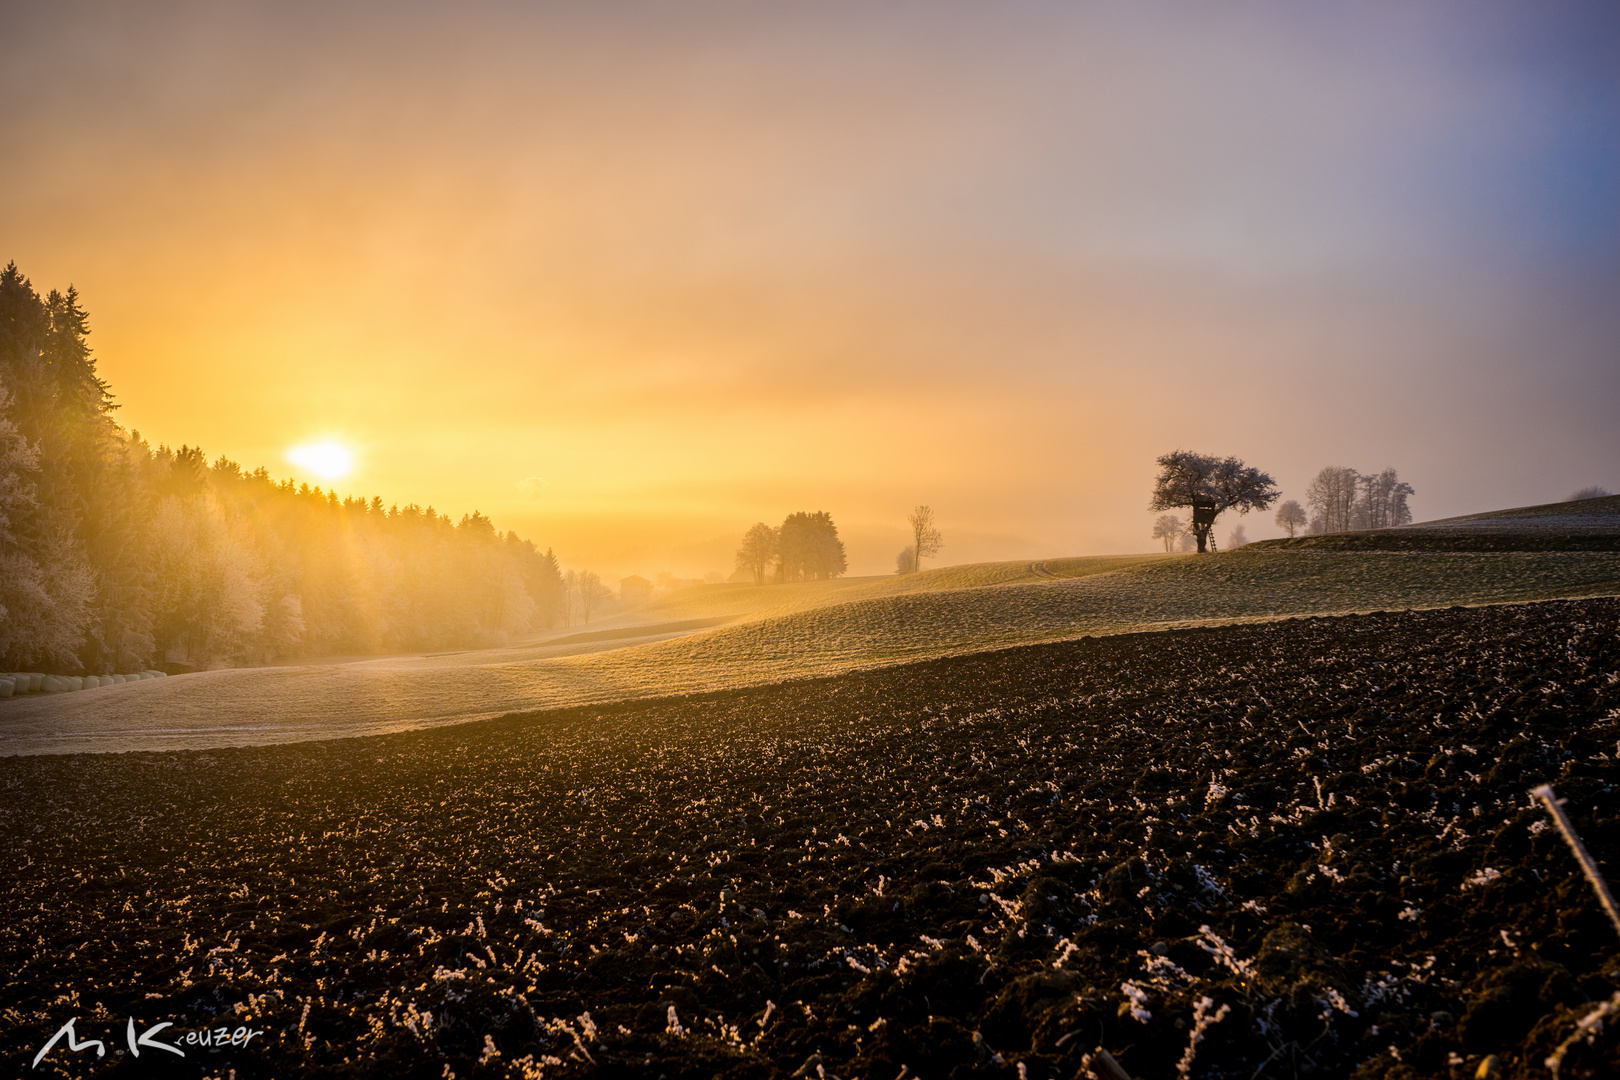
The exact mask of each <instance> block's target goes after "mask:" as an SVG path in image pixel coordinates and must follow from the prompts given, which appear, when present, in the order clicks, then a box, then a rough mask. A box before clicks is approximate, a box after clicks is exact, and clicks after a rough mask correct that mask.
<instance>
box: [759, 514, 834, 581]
mask: <svg viewBox="0 0 1620 1080" xmlns="http://www.w3.org/2000/svg"><path fill="white" fill-rule="evenodd" d="M736 565H737V569H739V570H744V571H747V572H748V573H749V574H751V575H752V576H753V578H754V584H755V585H763V584H765V581H766V579H767V578H769V579H770V580H772V581H777V582H785V581H822V580H826V579H829V578H835V577H838V576H839V575H840V574H842V573H843V572H844V571H845V570H847V569H848V568H849V563H848V559H847V558H846V555H845V552H844V542H843V541H842V540H840V539H839V538H838V526H837V525H835V524H834V523H833V519H832V515H831V514H829V513H827V512H826V511H825V510H818V511H816V512H815V513H808V512H805V511H802V510H801V511H799V512H798V513H795V514H789V515H788V516H787V517H785V518H783V519H782V524H781V525H778V526H777V527H776V528H774V529H773V528H771V527H770V526H769V525H767V524H765V523H764V522H763V521H761V522H758V523H756V524H754V525H752V526H750V527H749V529H748V531H747V532H746V533H744V534H743V540H742V545H741V546H740V547H739V548H738V549H737V559H736Z"/></svg>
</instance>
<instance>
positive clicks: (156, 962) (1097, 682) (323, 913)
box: [0, 599, 1620, 1080]
mask: <svg viewBox="0 0 1620 1080" xmlns="http://www.w3.org/2000/svg"><path fill="white" fill-rule="evenodd" d="M1617 631H1620V601H1617V600H1613V599H1601V600H1587V601H1572V602H1557V603H1544V604H1531V605H1517V606H1508V607H1497V608H1484V609H1470V610H1462V609H1452V610H1450V611H1435V612H1422V613H1410V612H1408V613H1400V614H1375V615H1366V616H1357V617H1350V618H1340V619H1307V620H1293V621H1287V622H1280V623H1274V624H1269V625H1263V626H1247V627H1235V628H1228V629H1221V630H1203V631H1184V632H1173V633H1160V634H1142V635H1135V636H1129V637H1115V638H1103V639H1096V640H1082V641H1078V642H1070V643H1063V644H1056V645H1045V646H1037V647H1029V648H1019V649H1012V650H1007V651H1004V652H997V653H988V654H982V655H977V656H972V657H966V658H959V659H952V660H944V661H936V662H930V663H923V664H916V665H911V666H907V667H901V668H891V669H886V670H883V671H878V672H873V673H866V674H857V675H849V676H844V677H841V678H836V679H828V680H819V681H806V682H800V683H792V684H787V685H782V686H776V687H767V688H761V689H755V690H748V691H739V692H727V693H723V694H715V695H709V696H704V697H692V698H685V699H677V700H665V701H654V702H640V703H634V704H627V705H622V706H615V707H599V708H587V709H577V710H571V711H568V712H561V713H551V714H544V715H539V716H532V717H512V718H507V719H504V720H499V721H493V722H487V723H481V724H470V725H465V726H461V727H456V728H449V729H440V730H437V731H431V732H416V733H410V734H403V735H391V736H384V737H377V738H369V739H353V740H345V741H333V742H322V743H304V744H296V745H289V746H274V747H263V748H252V749H240V750H217V751H209V752H192V753H167V754H157V753H150V754H124V755H100V756H77V757H38V758H10V759H5V760H3V761H0V790H3V791H4V793H5V802H4V807H3V810H0V853H3V856H4V858H3V863H0V866H3V869H0V905H3V906H0V914H3V924H0V960H3V961H4V967H3V974H0V1020H3V1021H4V1031H5V1036H4V1044H3V1045H4V1050H5V1058H4V1061H5V1065H6V1066H7V1067H6V1069H5V1074H6V1075H23V1074H28V1075H68V1076H100V1075H107V1074H116V1075H126V1074H127V1075H137V1074H147V1073H150V1074H152V1075H166V1076H197V1075H201V1074H204V1073H207V1074H208V1075H217V1076H221V1077H224V1076H227V1075H229V1074H230V1072H231V1071H232V1070H234V1074H235V1075H236V1076H238V1077H243V1078H246V1077H261V1076H279V1077H290V1076H297V1075H302V1074H308V1073H322V1074H335V1075H353V1076H367V1077H372V1076H388V1077H393V1076H401V1077H406V1076H408V1077H433V1078H439V1080H444V1078H447V1077H451V1076H456V1077H461V1078H468V1077H475V1076H505V1075H511V1076H527V1077H535V1076H540V1075H548V1076H550V1075H579V1074H600V1075H603V1076H646V1077H649V1078H656V1077H659V1076H667V1077H670V1078H674V1077H680V1076H694V1077H697V1076H701V1077H710V1076H716V1075H720V1076H726V1077H742V1076H749V1077H753V1076H758V1077H767V1076H783V1077H790V1076H791V1077H815V1078H817V1080H820V1078H821V1077H823V1076H835V1077H843V1078H846V1080H847V1078H851V1077H864V1076H872V1077H879V1078H881V1080H895V1077H896V1076H897V1075H898V1074H901V1072H902V1067H903V1068H904V1070H905V1075H906V1076H907V1077H909V1076H913V1075H920V1076H924V1077H931V1076H941V1077H944V1076H958V1077H960V1076H1002V1077H1008V1078H1009V1080H1011V1078H1015V1077H1019V1076H1020V1075H1023V1076H1027V1077H1038V1078H1045V1077H1054V1076H1055V1077H1062V1078H1064V1080H1068V1078H1069V1077H1074V1076H1076V1075H1086V1070H1087V1068H1088V1067H1089V1063H1090V1062H1092V1061H1093V1060H1094V1058H1093V1055H1095V1054H1096V1052H1097V1050H1098V1049H1099V1048H1106V1049H1107V1050H1108V1051H1110V1052H1111V1053H1112V1054H1113V1055H1114V1056H1115V1057H1117V1058H1118V1059H1119V1061H1120V1062H1121V1063H1123V1065H1124V1066H1125V1068H1126V1069H1128V1070H1129V1071H1130V1072H1131V1073H1132V1074H1133V1075H1136V1076H1139V1077H1153V1078H1157V1077H1173V1076H1176V1075H1177V1070H1178V1064H1179V1063H1182V1062H1183V1061H1184V1060H1185V1057H1186V1055H1187V1054H1188V1052H1189V1047H1190V1046H1193V1045H1194V1044H1193V1032H1194V1030H1195V1029H1196V1027H1197V1026H1198V1025H1197V1019H1196V1018H1197V1017H1198V1016H1203V1017H1205V1018H1206V1019H1209V1020H1213V1019H1214V1018H1215V1017H1217V1016H1218V1017H1219V1019H1218V1020H1217V1021H1215V1022H1213V1023H1211V1024H1208V1025H1207V1030H1205V1031H1204V1032H1203V1039H1202V1041H1201V1042H1198V1043H1196V1045H1195V1047H1194V1049H1195V1051H1196V1054H1195V1058H1194V1060H1193V1061H1192V1062H1191V1065H1190V1074H1191V1075H1194V1076H1243V1077H1251V1076H1254V1075H1256V1074H1258V1075H1260V1076H1265V1077H1272V1076H1307V1075H1308V1076H1312V1077H1343V1076H1349V1075H1355V1076H1358V1077H1368V1078H1370V1077H1377V1076H1389V1077H1397V1076H1411V1075H1421V1076H1465V1075H1467V1076H1471V1075H1473V1072H1474V1069H1475V1067H1476V1065H1477V1064H1478V1063H1479V1061H1480V1060H1481V1058H1482V1057H1483V1056H1484V1055H1487V1054H1497V1055H1500V1057H1501V1058H1502V1061H1503V1068H1504V1073H1505V1075H1508V1076H1519V1075H1538V1076H1539V1075H1545V1069H1544V1066H1543V1064H1542V1063H1543V1061H1544V1059H1545V1058H1546V1057H1547V1056H1548V1055H1549V1054H1550V1053H1551V1052H1553V1050H1554V1049H1555V1048H1556V1047H1557V1046H1558V1045H1559V1044H1560V1043H1561V1042H1563V1041H1564V1040H1566V1039H1567V1038H1568V1037H1570V1036H1572V1035H1574V1034H1575V1033H1576V1032H1577V1028H1576V1022H1577V1020H1579V1019H1581V1018H1582V1017H1584V1016H1586V1015H1587V1013H1588V1012H1589V1011H1590V1010H1591V1009H1592V1008H1593V1007H1594V1005H1593V1003H1595V1002H1599V1001H1603V1000H1606V999H1608V998H1610V996H1611V995H1613V994H1615V993H1616V990H1617V989H1620V961H1617V954H1620V939H1617V938H1616V936H1615V933H1614V931H1613V930H1612V928H1611V927H1610V926H1609V924H1608V923H1607V921H1606V919H1605V918H1604V916H1603V914H1602V912H1601V911H1600V909H1599V908H1598V906H1597V903H1596V901H1595V900H1594V897H1593V895H1592V893H1591V891H1590V889H1589V888H1588V886H1587V884H1586V882H1585V881H1584V880H1583V879H1582V877H1581V876H1580V874H1579V872H1578V870H1577V868H1576V865H1575V863H1574V860H1573V859H1572V857H1571V855H1570V853H1569V851H1568V850H1567V849H1566V847H1565V846H1564V844H1563V841H1562V840H1561V839H1560V838H1559V836H1558V834H1557V832H1556V830H1554V829H1550V828H1546V827H1545V826H1544V824H1543V822H1544V817H1545V815H1543V814H1542V813H1540V812H1538V811H1537V810H1535V809H1533V808H1532V807H1531V805H1530V802H1529V799H1528V798H1527V795H1526V793H1527V791H1528V790H1529V788H1530V787H1531V786H1533V785H1535V784H1538V783H1542V782H1548V781H1550V782H1552V783H1554V784H1556V785H1557V787H1558V791H1559V793H1560V794H1561V795H1563V796H1565V797H1566V798H1567V799H1568V806H1567V810H1568V811H1569V813H1570V816H1571V817H1572V819H1573V821H1574V823H1575V825H1576V827H1577V828H1578V829H1579V830H1580V831H1581V833H1582V835H1583V836H1584V838H1585V840H1586V843H1587V846H1588V847H1589V849H1590V850H1591V851H1592V853H1593V855H1594V856H1595V857H1597V858H1598V859H1599V860H1600V861H1605V860H1613V859H1614V857H1615V855H1616V853H1617V852H1620V818H1617V816H1616V811H1617V807H1620V802H1617V800H1616V799H1615V797H1614V795H1613V793H1612V791H1611V786H1612V785H1613V784H1614V783H1615V782H1616V780H1617V779H1620V767H1617V765H1616V761H1615V757H1616V754H1617V753H1620V744H1617V739H1620V639H1617ZM1605 865H1607V863H1605ZM1205 998H1208V999H1209V1001H1208V1003H1207V1004H1201V1002H1202V1001H1203V999H1205ZM1133 1009H1134V1010H1135V1012H1134V1013H1133ZM430 1014H431V1015H430ZM587 1014H588V1015H587ZM132 1016H133V1017H134V1018H135V1021H136V1023H137V1025H138V1026H139V1029H140V1030H142V1031H144V1030H145V1029H146V1028H148V1027H149V1026H151V1025H153V1024H156V1023H160V1022H164V1021H169V1022H172V1023H173V1025H174V1027H173V1028H170V1029H168V1030H166V1031H164V1032H160V1033H159V1034H158V1035H157V1036H156V1038H158V1039H159V1040H162V1039H166V1038H172V1037H173V1036H174V1034H175V1032H180V1031H187V1030H195V1029H197V1028H202V1027H208V1028H216V1027H220V1026H226V1027H229V1028H231V1029H233V1030H234V1029H235V1028H237V1027H238V1026H244V1027H251V1028H252V1029H255V1030H263V1031H264V1032H265V1034H264V1035H262V1036H260V1037H258V1038H257V1039H256V1040H254V1041H252V1042H250V1043H249V1045H248V1046H246V1047H236V1048H232V1049H220V1048H218V1047H213V1048H210V1049H206V1050H205V1049H201V1048H199V1047H197V1046H195V1045H193V1046H191V1047H189V1048H188V1053H187V1056H186V1057H185V1058H184V1059H181V1058H179V1057H176V1056H174V1055H171V1054H167V1053H165V1052H162V1051H159V1050H154V1049H151V1048H150V1047H148V1048H146V1049H144V1050H143V1051H142V1054H141V1056H140V1058H139V1059H138V1060H136V1059H134V1058H133V1057H131V1056H130V1055H129V1053H128V1051H127V1045H126V1040H127V1035H126V1032H127V1025H128V1022H129V1018H130V1017H132ZM72 1018H76V1034H77V1036H78V1038H81V1039H86V1038H89V1039H98V1040H102V1041H104V1043H105V1047H106V1056H105V1057H103V1058H97V1057H96V1056H95V1053H94V1050H93V1049H91V1048H88V1047H87V1048H86V1049H84V1050H81V1051H79V1052H77V1053H74V1052H71V1051H70V1050H69V1049H68V1041H67V1040H66V1039H65V1038H64V1039H63V1040H62V1041H61V1042H59V1043H58V1044H57V1045H56V1046H55V1047H54V1048H53V1049H52V1050H51V1051H50V1053H49V1054H48V1055H47V1056H46V1057H45V1059H44V1061H42V1062H41V1063H40V1065H39V1067H38V1068H37V1069H36V1070H32V1071H31V1070H30V1067H29V1066H30V1062H31V1061H32V1060H33V1058H34V1055H35V1054H36V1053H37V1051H38V1050H39V1048H40V1047H42V1046H43V1045H45V1043H46V1042H47V1041H48V1040H49V1039H50V1037H51V1036H52V1035H53V1034H54V1033H55V1032H56V1031H57V1030H58V1029H59V1028H61V1027H62V1025H63V1024H65V1023H66V1022H67V1021H68V1020H69V1019H72ZM1596 1027H1597V1026H1596V1025H1594V1028H1596ZM1616 1073H1620V1037H1617V1035H1616V1033H1615V1030H1614V1025H1613V1024H1612V1023H1611V1025H1610V1027H1609V1028H1608V1029H1607V1030H1594V1031H1593V1032H1592V1039H1591V1040H1590V1041H1589V1042H1588V1041H1581V1040H1577V1041H1576V1042H1575V1043H1574V1044H1573V1045H1572V1048H1571V1049H1569V1050H1568V1051H1567V1054H1566V1056H1565V1058H1564V1063H1563V1075H1564V1076H1566V1077H1571V1076H1596V1075H1614V1074H1616ZM1098 1075H1103V1073H1102V1072H1101V1066H1100V1065H1099V1066H1098Z"/></svg>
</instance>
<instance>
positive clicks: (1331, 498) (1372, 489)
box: [1278, 465, 1414, 536]
mask: <svg viewBox="0 0 1620 1080" xmlns="http://www.w3.org/2000/svg"><path fill="white" fill-rule="evenodd" d="M1413 494H1414V492H1413V490H1412V485H1411V484H1408V483H1404V482H1402V480H1401V479H1400V477H1399V476H1398V475H1396V472H1395V470H1394V469H1385V470H1384V471H1382V472H1378V473H1359V472H1357V471H1356V470H1354V469H1350V468H1345V467H1344V466H1341V465H1330V466H1328V467H1327V468H1325V469H1323V470H1322V471H1321V472H1319V473H1317V474H1316V479H1314V480H1312V481H1311V486H1310V487H1308V488H1306V489H1305V501H1306V502H1307V503H1308V504H1310V508H1311V517H1310V522H1309V525H1308V527H1307V531H1308V532H1309V533H1310V534H1311V535H1313V536H1319V535H1321V534H1323V533H1337V532H1349V531H1350V530H1352V529H1389V528H1393V527H1394V526H1396V525H1405V524H1407V523H1408V522H1410V521H1411V520H1412V511H1411V509H1410V508H1409V507H1408V506H1407V504H1406V500H1407V499H1408V498H1410V497H1411V496H1412V495H1413ZM1278 524H1281V520H1280V519H1279V521H1278ZM1288 535H1290V536H1292V535H1293V532H1292V531H1290V532H1289V534H1288Z"/></svg>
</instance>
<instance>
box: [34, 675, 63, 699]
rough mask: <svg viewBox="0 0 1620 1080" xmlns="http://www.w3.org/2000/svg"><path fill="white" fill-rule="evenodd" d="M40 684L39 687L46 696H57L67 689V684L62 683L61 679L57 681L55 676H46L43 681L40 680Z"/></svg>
mask: <svg viewBox="0 0 1620 1080" xmlns="http://www.w3.org/2000/svg"><path fill="white" fill-rule="evenodd" d="M41 682H42V683H43V685H42V686H41V687H40V689H42V690H44V691H45V692H46V693H47V694H59V693H61V692H62V691H63V690H66V689H67V683H65V682H63V681H62V680H61V679H58V678H57V677H56V676H55V675H47V676H45V677H44V679H43V680H41Z"/></svg>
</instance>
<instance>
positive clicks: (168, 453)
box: [0, 264, 600, 674]
mask: <svg viewBox="0 0 1620 1080" xmlns="http://www.w3.org/2000/svg"><path fill="white" fill-rule="evenodd" d="M88 334H89V325H88V319H87V317H86V314H85V312H84V309H83V308H82V307H80V305H79V298H78V295H77V294H76V293H75V292H74V291H73V290H72V289H69V290H68V291H67V292H66V293H65V294H64V293H58V292H55V291H53V292H51V293H50V294H48V295H47V296H45V297H43V298H41V297H40V296H39V295H38V294H37V293H36V292H35V291H34V289H33V287H32V285H31V284H30V283H29V281H28V279H27V278H25V277H23V276H22V275H21V274H20V273H18V271H17V268H16V266H15V265H14V264H13V265H10V266H7V267H6V268H5V270H4V271H3V272H0V670H7V669H9V670H29V669H34V670H49V671H56V672H88V673H90V674H110V673H113V672H129V671H139V670H142V669H145V668H151V667H153V666H155V665H158V664H161V663H163V662H165V661H166V660H183V661H184V662H187V663H190V664H194V665H197V666H209V665H217V664H233V663H255V662H263V661H268V660H273V659H275V658H278V657H286V656H291V655H296V654H310V653H344V652H374V651H381V650H393V649H419V648H443V647H451V646H455V647H462V646H477V645H484V644H491V643H495V642H499V641H501V640H504V639H505V637H506V636H507V635H510V634H513V633H518V632H522V631H526V630H529V629H532V628H534V627H536V626H543V625H550V624H551V623H552V622H553V621H555V620H557V619H566V618H568V609H567V606H566V601H567V600H568V598H569V595H570V594H569V593H568V592H566V591H565V589H564V582H563V576H562V574H561V573H560V571H559V567H558V565H557V560H556V558H555V556H553V555H552V553H551V552H550V551H546V552H541V551H539V550H538V549H536V547H535V545H534V544H533V543H531V542H529V541H527V540H523V539H521V538H519V537H518V536H517V535H516V534H515V533H510V532H507V533H502V532H497V531H496V529H495V527H494V525H493V524H492V523H491V522H490V520H489V519H488V518H486V517H484V516H483V515H481V514H477V513H473V514H469V515H466V516H464V517H463V518H462V519H461V520H460V521H459V522H452V521H451V519H450V518H449V517H448V516H447V515H442V514H439V513H437V512H436V511H435V510H434V509H433V508H432V507H431V506H430V507H428V508H426V509H423V508H421V507H419V506H416V505H414V504H412V505H408V506H405V507H403V508H401V507H398V506H393V507H387V508H385V507H384V506H383V503H382V500H381V499H380V498H373V499H371V500H370V501H369V502H367V501H366V500H365V499H363V498H359V499H356V498H345V499H341V500H340V499H339V498H338V496H337V494H336V492H335V491H326V492H322V491H321V490H320V488H313V489H312V488H310V487H309V486H308V485H306V484H298V485H295V484H294V483H293V481H291V480H286V481H282V482H277V481H275V480H274V479H272V478H271V477H270V475H269V473H268V472H267V471H266V470H264V469H263V468H260V469H256V470H254V471H253V472H251V473H247V472H244V471H243V470H242V469H241V467H240V466H238V465H237V464H236V463H235V462H232V461H228V460H226V459H225V458H223V457H221V458H219V459H218V460H216V461H215V462H214V463H213V464H211V465H210V464H209V463H208V462H207V461H206V459H205V457H204V454H203V451H202V450H201V449H200V448H196V447H190V446H182V447H181V448H180V449H179V450H173V451H172V450H170V449H169V448H167V447H165V446H159V447H157V448H156V449H153V448H152V447H151V446H150V445H148V444H147V442H146V441H145V440H143V439H142V438H141V436H140V434H139V433H138V432H134V431H125V430H124V429H123V428H121V427H120V426H119V425H118V424H117V423H115V422H114V420H113V418H112V413H113V410H114V409H115V408H116V406H115V405H114V404H113V402H112V396H111V394H110V393H109V388H108V386H107V384H106V383H105V382H103V381H102V380H101V378H100V377H99V376H98V375H97V374H96V366H95V361H94V359H93V357H92V355H91V351H90V347H89V344H88ZM599 584H600V583H599V582H598V585H599ZM580 595H584V594H583V593H582V594H580ZM592 595H593V596H594V595H595V594H594V593H593V594H592ZM593 602H594V601H593V600H589V599H587V600H583V601H580V603H581V604H582V606H584V608H585V610H586V611H587V612H588V611H589V610H590V607H591V604H592V603H593Z"/></svg>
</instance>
